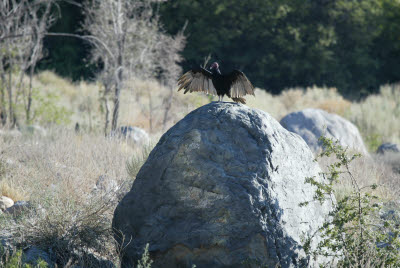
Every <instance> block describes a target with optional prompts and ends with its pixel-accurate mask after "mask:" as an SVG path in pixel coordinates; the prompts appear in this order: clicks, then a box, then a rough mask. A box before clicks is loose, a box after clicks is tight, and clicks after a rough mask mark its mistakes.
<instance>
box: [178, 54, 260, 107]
mask: <svg viewBox="0 0 400 268" xmlns="http://www.w3.org/2000/svg"><path fill="white" fill-rule="evenodd" d="M178 85H179V89H178V91H179V90H181V89H185V91H184V93H185V94H186V93H187V92H194V91H202V92H205V93H207V94H211V95H215V96H218V97H219V100H220V101H221V100H222V98H223V97H224V96H225V95H227V96H228V97H229V98H231V99H232V100H233V101H235V102H240V103H243V104H245V103H246V100H245V99H244V98H242V96H244V95H246V94H251V95H253V96H254V87H253V85H252V84H251V83H250V81H249V80H248V79H247V77H246V76H245V74H244V73H242V72H241V71H238V70H234V71H232V72H230V73H229V74H221V71H220V70H219V65H218V63H216V62H214V63H213V64H212V65H211V67H210V71H208V70H206V69H204V68H201V67H199V68H196V69H192V70H190V71H188V72H187V73H185V74H184V75H182V76H181V78H179V80H178Z"/></svg>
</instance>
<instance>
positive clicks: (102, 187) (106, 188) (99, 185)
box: [93, 175, 119, 193]
mask: <svg viewBox="0 0 400 268" xmlns="http://www.w3.org/2000/svg"><path fill="white" fill-rule="evenodd" d="M118 189H119V186H118V183H117V182H116V181H115V180H114V179H110V178H108V177H107V176H105V175H100V176H99V179H98V180H97V182H96V185H95V186H94V189H93V190H94V191H101V192H106V193H109V192H116V191H118Z"/></svg>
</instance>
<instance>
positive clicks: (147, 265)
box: [136, 244, 153, 268]
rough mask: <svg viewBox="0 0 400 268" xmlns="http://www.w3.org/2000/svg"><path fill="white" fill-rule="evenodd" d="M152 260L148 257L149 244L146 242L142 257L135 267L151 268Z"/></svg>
mask: <svg viewBox="0 0 400 268" xmlns="http://www.w3.org/2000/svg"><path fill="white" fill-rule="evenodd" d="M152 263H153V261H152V260H151V259H150V254H149V244H146V247H145V248H144V252H143V255H142V258H141V259H140V260H139V261H138V264H137V266H136V267H137V268H151V264H152Z"/></svg>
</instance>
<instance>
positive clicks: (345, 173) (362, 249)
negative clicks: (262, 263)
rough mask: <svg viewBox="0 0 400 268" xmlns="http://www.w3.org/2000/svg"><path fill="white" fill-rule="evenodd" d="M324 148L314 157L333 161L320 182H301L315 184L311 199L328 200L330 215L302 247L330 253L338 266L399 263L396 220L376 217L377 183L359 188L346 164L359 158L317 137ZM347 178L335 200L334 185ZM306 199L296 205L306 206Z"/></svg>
mask: <svg viewBox="0 0 400 268" xmlns="http://www.w3.org/2000/svg"><path fill="white" fill-rule="evenodd" d="M320 141H321V142H322V144H323V146H324V151H323V152H322V153H321V154H320V155H319V156H318V157H330V156H334V157H335V158H336V162H334V163H333V164H330V165H329V166H328V167H327V171H326V172H323V173H322V176H323V177H324V181H322V182H319V181H317V179H316V178H315V177H313V178H306V182H305V183H309V184H311V185H313V186H316V189H317V190H316V193H315V196H314V198H313V201H318V202H320V203H323V202H326V201H330V202H331V203H332V206H333V210H332V212H331V213H330V215H329V216H330V218H329V219H328V220H327V221H325V223H324V224H323V226H322V227H321V228H320V229H319V230H318V232H317V233H316V234H318V235H319V236H320V237H321V240H320V242H319V243H318V245H317V247H316V248H312V247H311V244H312V241H313V239H314V236H315V235H316V234H314V236H310V237H308V238H307V239H306V240H305V241H304V245H303V246H304V249H305V251H306V252H307V253H308V254H311V255H313V256H318V255H322V256H334V257H335V259H336V260H337V261H338V266H339V267H360V268H361V267H383V266H384V267H387V266H390V265H395V264H399V263H400V253H399V246H400V241H399V234H400V230H399V226H398V224H397V225H396V220H397V221H398V219H384V218H380V217H379V211H380V209H381V205H380V202H381V200H379V198H378V197H377V196H375V195H374V194H373V190H375V189H376V188H377V187H378V185H375V184H374V185H370V186H366V187H360V186H359V185H358V182H357V180H356V178H354V177H353V174H352V173H351V172H350V169H349V165H350V163H351V162H352V161H353V160H354V159H356V158H358V157H360V155H359V154H353V155H349V154H348V153H347V149H345V148H343V147H342V146H341V145H339V143H338V141H336V142H334V141H332V139H328V138H325V137H321V138H320ZM345 178H347V179H349V180H350V182H351V185H352V190H351V192H350V193H349V194H346V195H344V197H343V198H341V199H340V200H337V201H336V200H335V198H334V195H335V190H334V189H335V188H334V186H335V184H337V183H338V182H339V180H340V179H345ZM307 205H308V202H305V203H301V204H300V206H307Z"/></svg>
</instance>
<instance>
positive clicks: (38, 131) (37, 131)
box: [22, 125, 47, 137]
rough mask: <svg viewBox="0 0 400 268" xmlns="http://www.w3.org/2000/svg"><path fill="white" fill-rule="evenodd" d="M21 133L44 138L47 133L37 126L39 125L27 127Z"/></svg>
mask: <svg viewBox="0 0 400 268" xmlns="http://www.w3.org/2000/svg"><path fill="white" fill-rule="evenodd" d="M22 130H23V132H27V133H29V134H33V135H39V136H43V137H46V136H47V131H46V130H45V129H44V128H43V127H41V126H39V125H29V126H26V127H24V128H23V129H22Z"/></svg>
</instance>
